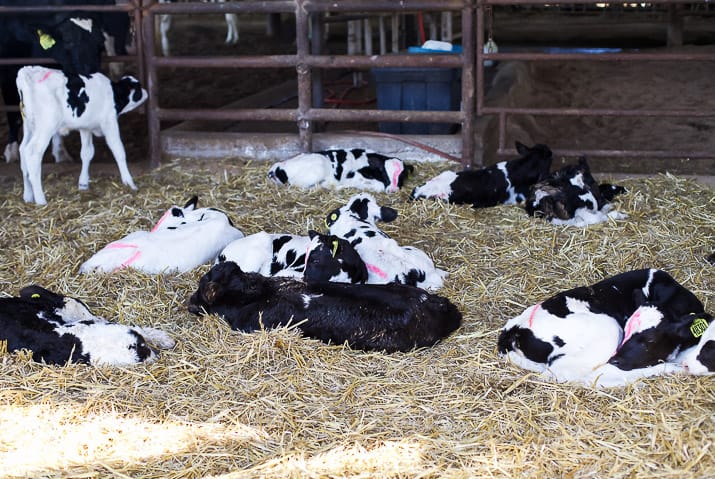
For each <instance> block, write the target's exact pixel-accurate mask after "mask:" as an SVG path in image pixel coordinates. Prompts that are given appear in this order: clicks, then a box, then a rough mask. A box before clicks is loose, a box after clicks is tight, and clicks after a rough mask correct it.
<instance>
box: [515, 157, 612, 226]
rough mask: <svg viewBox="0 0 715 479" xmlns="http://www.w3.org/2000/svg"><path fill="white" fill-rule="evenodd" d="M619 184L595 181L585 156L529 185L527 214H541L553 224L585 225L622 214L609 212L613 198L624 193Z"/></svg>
mask: <svg viewBox="0 0 715 479" xmlns="http://www.w3.org/2000/svg"><path fill="white" fill-rule="evenodd" d="M625 191H626V189H625V188H623V187H622V186H617V185H611V184H609V183H602V184H600V185H599V184H598V183H597V182H596V180H595V179H594V178H593V176H592V175H591V169H590V168H589V166H588V162H587V161H586V158H584V157H581V158H580V159H579V161H578V164H577V165H566V166H564V167H563V168H561V169H559V170H557V171H555V172H553V173H552V174H551V175H549V177H548V178H546V179H545V180H543V181H540V182H538V183H537V184H535V185H533V186H532V187H531V189H530V191H529V197H528V198H527V199H526V202H525V205H524V207H525V209H526V212H527V213H528V214H529V216H536V217H542V218H544V219H546V220H547V221H549V222H551V223H552V224H555V225H572V226H587V225H591V224H596V223H602V222H604V221H607V220H608V219H609V218H613V219H622V218H625V217H626V215H624V214H622V213H619V212H618V211H611V209H612V208H613V205H612V204H611V203H610V201H611V200H613V197H614V196H615V195H617V194H620V193H625Z"/></svg>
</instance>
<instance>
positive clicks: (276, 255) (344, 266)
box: [218, 231, 367, 283]
mask: <svg viewBox="0 0 715 479" xmlns="http://www.w3.org/2000/svg"><path fill="white" fill-rule="evenodd" d="M218 261H219V262H220V261H233V262H234V263H236V264H237V265H238V266H239V267H240V268H241V270H243V271H245V272H247V273H259V274H262V275H263V276H285V277H292V278H303V276H304V274H305V276H306V279H307V280H310V281H338V282H343V283H364V282H365V281H366V280H367V270H366V269H365V263H364V262H363V261H362V259H361V258H360V256H359V255H358V253H357V252H356V251H355V249H354V248H353V247H352V245H350V243H348V242H347V241H346V240H344V239H342V238H337V237H335V236H332V237H329V236H327V235H321V234H319V233H317V232H316V231H310V232H309V235H308V236H300V235H291V234H276V233H266V232H265V231H261V232H260V233H255V234H252V235H249V236H246V237H244V238H239V239H236V240H233V241H232V242H231V243H229V244H228V245H227V246H226V247H225V248H224V249H223V250H222V251H221V253H219V255H218Z"/></svg>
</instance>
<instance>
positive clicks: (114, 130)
mask: <svg viewBox="0 0 715 479" xmlns="http://www.w3.org/2000/svg"><path fill="white" fill-rule="evenodd" d="M112 120H113V121H109V122H108V124H107V125H104V126H103V127H102V133H104V138H105V139H106V140H107V146H109V149H110V150H111V151H112V155H114V161H116V162H117V167H118V168H119V174H120V175H121V177H122V183H124V184H125V185H127V186H128V187H130V188H131V189H133V190H136V189H137V186H136V185H135V184H134V180H133V179H132V175H131V173H129V168H128V167H127V154H126V152H125V150H124V145H123V144H122V138H121V136H120V135H119V124H118V123H117V118H116V117H113V118H112ZM82 163H83V164H84V160H82Z"/></svg>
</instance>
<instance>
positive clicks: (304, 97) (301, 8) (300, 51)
mask: <svg viewBox="0 0 715 479" xmlns="http://www.w3.org/2000/svg"><path fill="white" fill-rule="evenodd" d="M305 3H306V0H296V9H295V23H296V25H295V32H296V50H297V56H298V64H297V65H296V72H297V74H298V134H299V136H300V148H301V151H303V152H309V151H312V150H313V128H312V124H311V122H310V120H309V119H308V117H307V116H308V115H307V114H308V111H309V110H310V109H311V107H312V104H313V95H312V88H313V85H312V80H311V77H312V75H311V69H310V66H309V65H308V64H307V63H306V61H305V60H306V57H307V56H308V55H309V54H310V42H309V40H308V17H309V15H308V12H307V10H306V9H305Z"/></svg>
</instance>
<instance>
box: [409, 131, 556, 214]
mask: <svg viewBox="0 0 715 479" xmlns="http://www.w3.org/2000/svg"><path fill="white" fill-rule="evenodd" d="M516 150H517V151H518V152H519V154H520V155H521V157H520V158H516V159H513V160H509V161H502V162H499V163H497V164H495V165H492V166H488V167H486V168H482V169H479V170H464V171H460V172H456V173H455V172H453V171H445V172H443V173H441V174H439V175H438V176H436V177H435V178H432V179H431V180H429V181H428V182H427V183H425V184H424V185H422V186H418V187H417V188H415V189H414V190H412V194H411V195H410V197H411V198H412V199H413V200H417V199H420V198H435V199H440V200H444V201H447V202H448V203H455V204H471V205H472V206H473V207H474V208H485V207H489V206H496V205H500V204H513V203H520V202H522V201H524V199H525V198H526V196H527V195H528V194H529V187H530V186H531V185H533V184H534V183H536V182H537V181H541V180H543V179H544V178H546V177H547V176H548V175H549V169H550V168H551V161H552V159H553V157H552V154H551V150H550V149H549V147H548V146H546V145H541V144H538V145H534V146H533V147H532V148H529V147H527V146H525V145H523V144H521V143H519V142H518V141H517V142H516Z"/></svg>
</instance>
